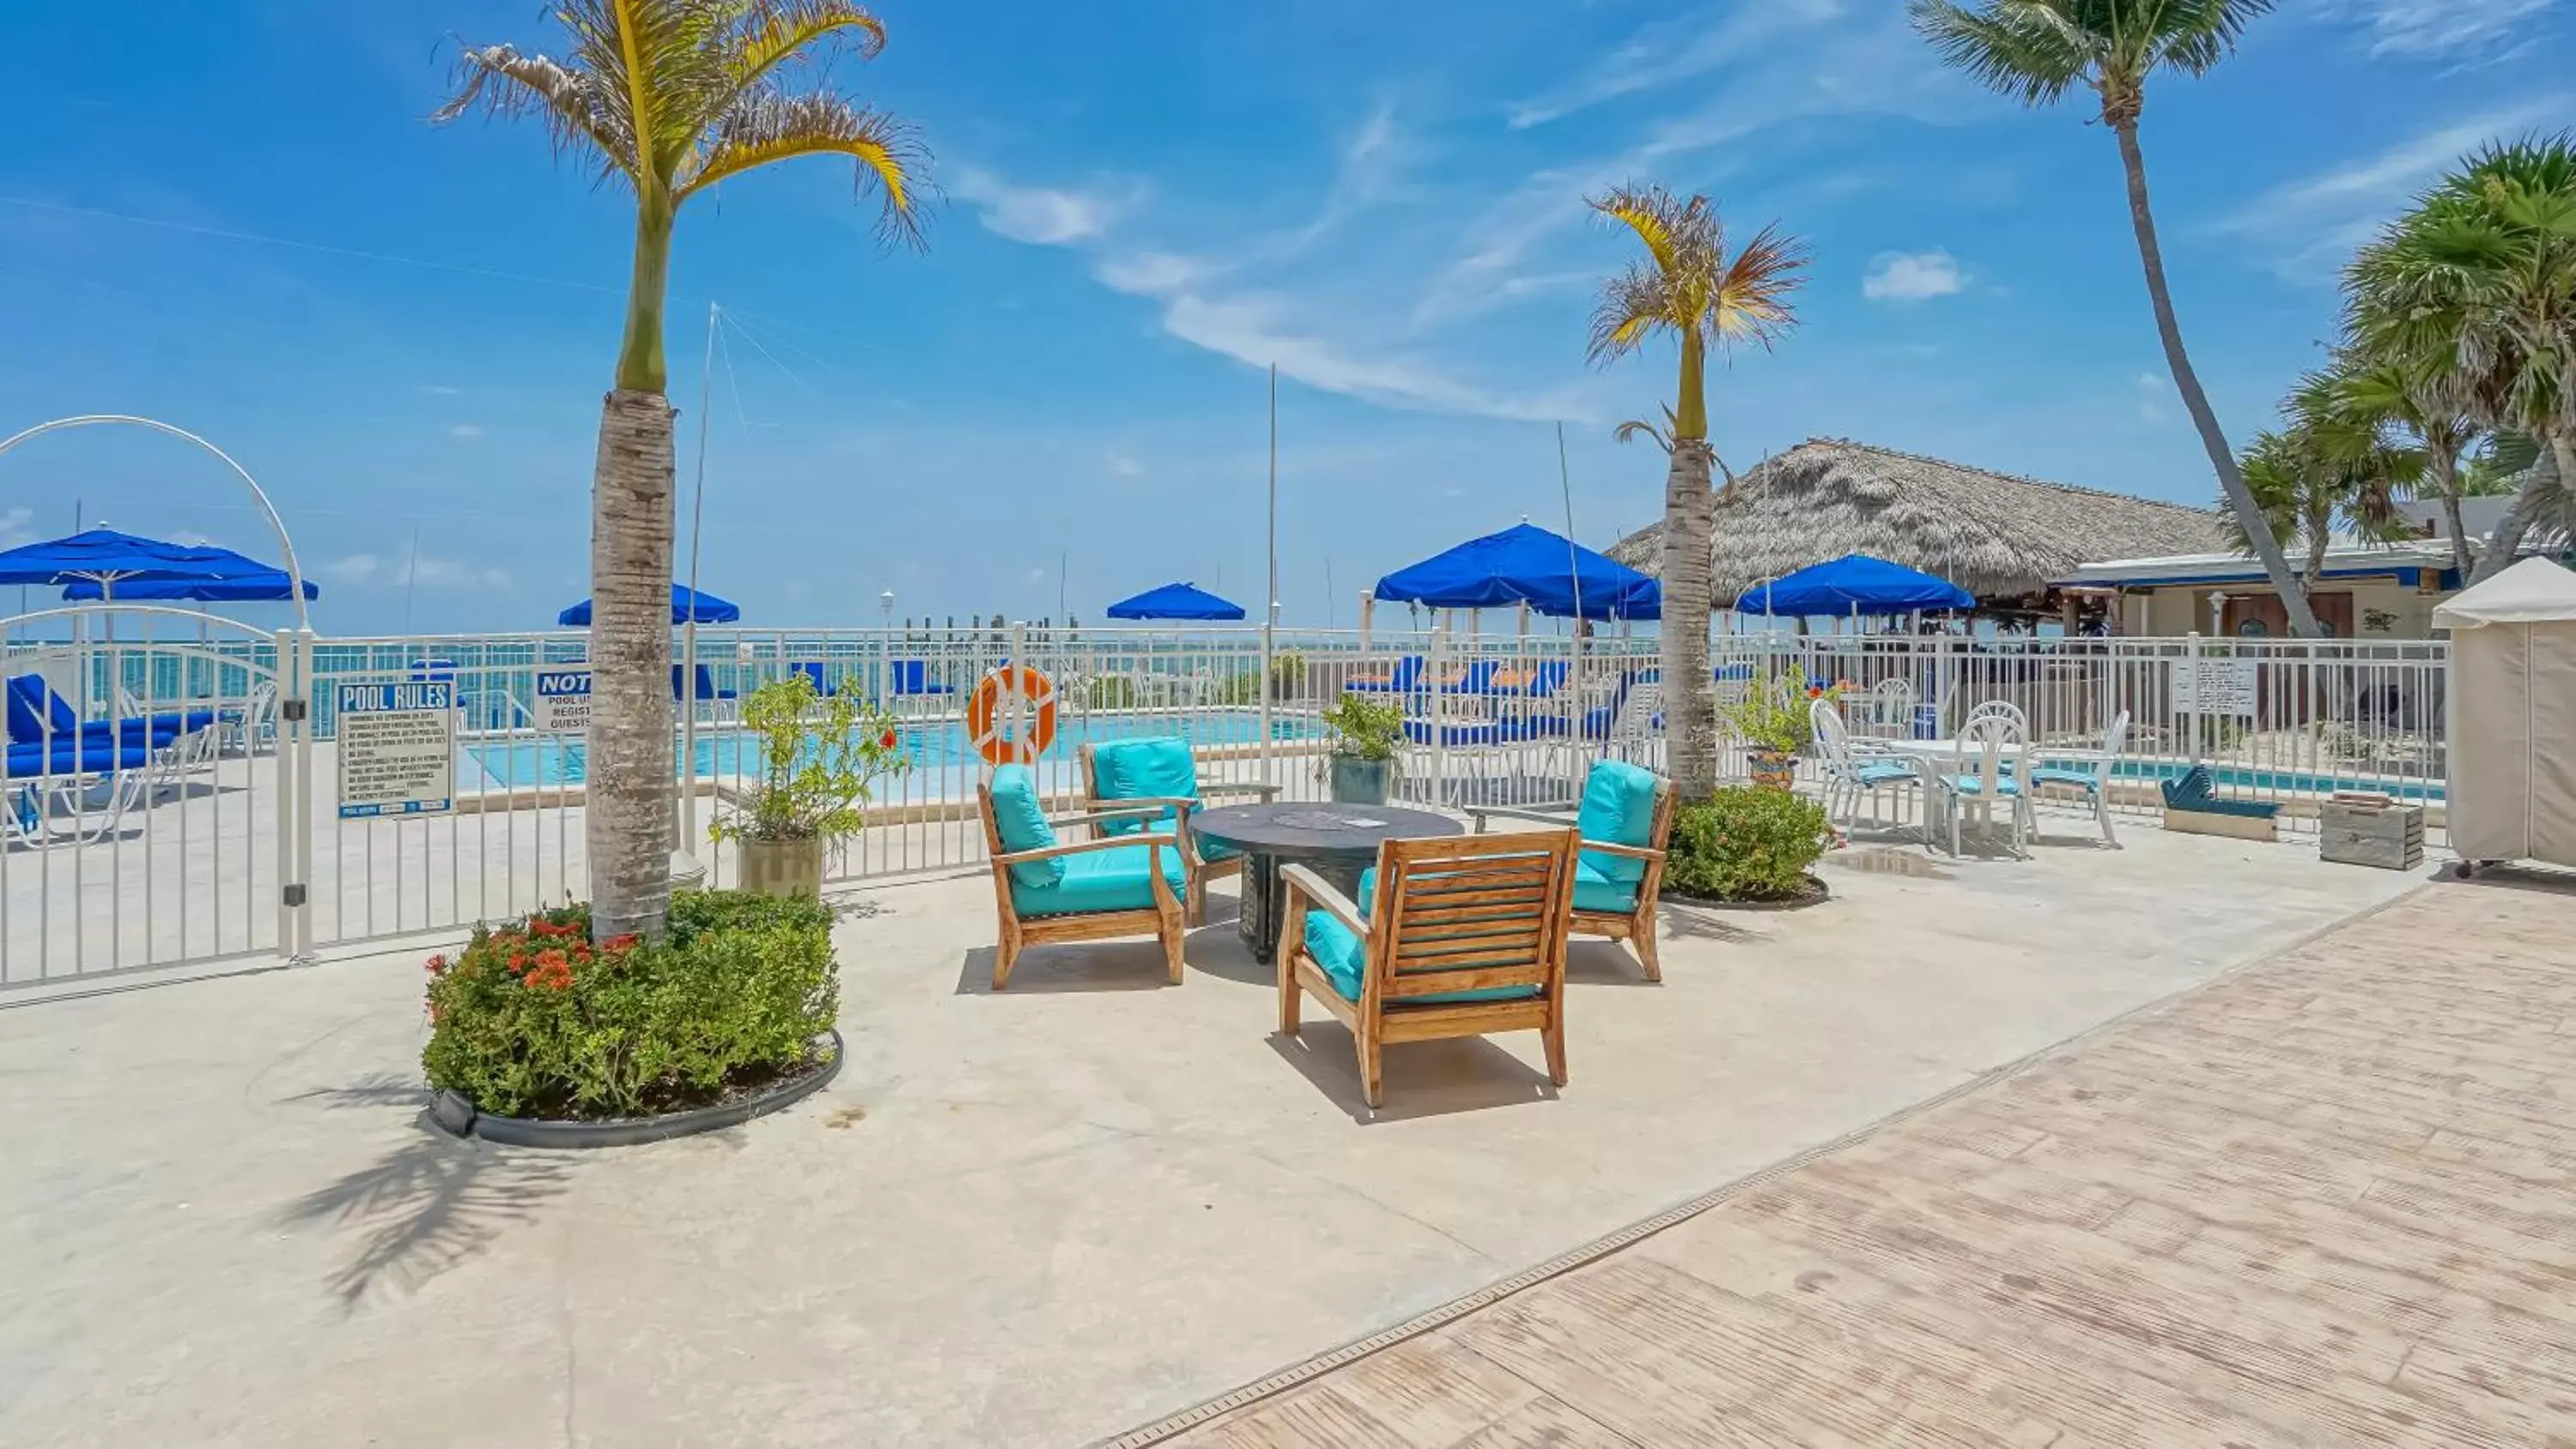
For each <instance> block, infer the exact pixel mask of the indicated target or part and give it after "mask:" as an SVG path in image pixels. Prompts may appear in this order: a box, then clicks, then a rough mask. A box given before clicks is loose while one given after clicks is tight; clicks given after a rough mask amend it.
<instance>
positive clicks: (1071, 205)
mask: <svg viewBox="0 0 2576 1449" xmlns="http://www.w3.org/2000/svg"><path fill="white" fill-rule="evenodd" d="M949 189H950V190H951V191H953V192H955V193H956V194H957V195H958V196H960V197H963V198H964V199H966V200H967V201H971V202H973V203H974V204H975V207H976V210H977V211H978V212H980V213H981V214H982V217H983V221H984V226H985V228H986V229H987V230H990V231H993V232H996V233H998V234H1000V235H1002V236H1006V237H1009V238H1010V239H1011V240H1013V241H1021V242H1028V243H1030V244H1031V245H1033V246H1042V247H1060V246H1070V245H1072V244H1073V243H1075V242H1084V241H1090V240H1092V239H1093V238H1095V237H1099V236H1102V235H1104V234H1106V233H1107V232H1108V230H1109V228H1110V226H1111V224H1112V223H1114V222H1116V221H1117V219H1118V217H1119V214H1120V213H1121V212H1123V211H1125V210H1127V209H1128V207H1129V205H1130V204H1131V203H1132V202H1133V200H1134V198H1133V196H1132V195H1131V196H1128V197H1124V198H1121V197H1114V196H1108V195H1104V194H1101V193H1098V192H1083V191H1064V190H1059V189H1057V188H1055V187H1052V186H1018V185H1014V184H1012V183H1011V182H1008V181H1005V180H1003V179H1002V178H1001V177H999V176H996V175H994V174H993V173H992V172H990V171H986V170H982V169H980V168H978V167H973V166H969V167H966V168H965V169H964V170H962V171H960V172H959V173H958V174H957V179H956V181H954V182H953V183H951V185H950V187H949Z"/></svg>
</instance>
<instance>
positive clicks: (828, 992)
mask: <svg viewBox="0 0 2576 1449" xmlns="http://www.w3.org/2000/svg"><path fill="white" fill-rule="evenodd" d="M427 970H428V973H429V1020H430V1038H429V1046H428V1048H427V1049H426V1050H425V1051H423V1052H422V1053H421V1066H422V1067H423V1068H424V1069H425V1070H426V1071H427V1072H428V1074H429V1084H430V1085H431V1086H432V1087H437V1088H444V1089H448V1090H452V1091H456V1092H459V1093H462V1094H463V1095H464V1096H466V1097H467V1098H469V1099H470V1100H472V1101H473V1103H474V1105H475V1107H476V1108H477V1109H479V1110H481V1111H485V1112H493V1113H498V1114H500V1115H503V1116H510V1117H551V1118H613V1117H637V1116H645V1115H649V1114H652V1113H657V1112H671V1111H678V1110H680V1109H682V1108H686V1107H694V1106H704V1105H707V1104H708V1103H711V1102H715V1101H719V1100H721V1099H722V1098H723V1097H724V1095H725V1093H726V1092H727V1090H728V1089H731V1088H738V1087H746V1086H753V1085H757V1084H759V1083H760V1082H762V1081H765V1080H768V1079H769V1078H772V1077H775V1076H777V1075H779V1074H781V1073H783V1072H787V1071H790V1070H793V1069H794V1068H796V1067H797V1066H799V1065H801V1064H803V1063H804V1062H805V1061H806V1059H807V1053H808V1051H809V1044H810V1043H811V1042H812V1041H813V1039H814V1038H815V1037H818V1036H820V1035H822V1034H823V1033H824V1032H826V1031H828V1030H830V1029H831V1026H832V1023H833V1021H834V1019H835V1018H836V1017H837V1016H838V1015H839V1012H840V986H839V982H838V979H837V978H836V976H835V975H834V972H833V963H832V917H831V913H830V912H829V911H827V910H825V909H824V908H823V907H822V906H820V905H817V904H816V903H815V902H813V901H812V900H810V899H798V900H771V899H769V898H767V897H763V896H749V895H743V894H740V893H737V892H732V891H683V892H681V893H679V894H677V895H675V896H673V897H672V899H671V916H670V931H669V933H668V935H667V936H665V938H664V939H663V940H662V941H661V942H660V943H658V944H653V945H646V944H644V943H642V942H640V941H638V940H637V939H636V938H634V937H632V936H617V937H612V938H610V939H608V940H605V941H599V942H593V941H592V940H591V937H590V911H589V908H588V907H586V906H570V907H566V908H564V909H562V910H557V911H547V912H542V913H540V914H537V915H534V916H530V917H528V918H527V919H526V920H524V921H518V922H513V923H511V924H508V925H504V926H501V927H499V928H497V929H494V928H488V927H477V928H475V932H474V937H473V939H472V940H471V941H470V942H468V943H467V945H466V947H465V949H464V950H463V951H462V952H460V953H458V954H457V955H456V956H455V957H453V958H452V959H451V958H450V957H448V956H446V955H444V954H442V955H437V956H432V957H430V958H429V962H428V966H427Z"/></svg>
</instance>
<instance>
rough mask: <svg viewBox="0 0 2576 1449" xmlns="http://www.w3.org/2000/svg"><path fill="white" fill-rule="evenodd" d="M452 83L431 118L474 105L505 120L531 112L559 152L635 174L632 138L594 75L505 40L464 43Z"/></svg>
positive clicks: (605, 169)
mask: <svg viewBox="0 0 2576 1449" xmlns="http://www.w3.org/2000/svg"><path fill="white" fill-rule="evenodd" d="M456 83H457V89H456V94H455V95H454V96H453V97H452V98H450V99H449V101H448V102H447V104H445V105H443V106H440V107H439V108H438V109H437V110H435V111H433V112H431V113H430V120H431V121H433V122H436V123H438V124H441V125H444V124H445V123H447V122H449V121H453V120H455V119H456V118H457V117H459V116H462V115H464V114H465V113H466V112H467V111H472V110H480V111H482V112H483V113H484V114H486V115H489V116H492V117H495V118H498V119H503V120H517V119H519V118H521V117H524V116H535V117H537V118H539V119H540V120H542V121H543V122H544V123H545V127H546V134H547V136H548V138H549V139H551V140H552V141H553V142H554V147H555V153H556V154H557V155H559V156H560V155H567V154H580V155H586V156H588V157H589V158H590V159H591V160H592V161H593V162H594V163H595V164H596V165H597V166H598V167H599V168H600V171H601V173H602V174H603V175H607V174H611V173H616V174H623V175H625V176H626V177H627V178H628V179H629V180H632V179H633V178H634V175H635V165H636V161H635V142H634V137H633V136H632V135H631V134H630V133H629V132H627V130H626V129H625V122H624V116H623V114H622V113H621V112H619V111H618V110H617V109H616V108H614V107H613V106H611V105H609V104H608V103H607V101H606V98H605V97H603V96H602V95H601V94H600V87H599V82H598V77H597V76H596V75H593V74H590V73H586V72H583V71H579V70H575V69H573V68H571V67H568V66H565V65H563V64H561V63H560V62H557V61H554V60H551V59H549V58H547V57H545V56H542V55H523V54H521V53H520V52H519V51H518V50H517V49H516V48H514V47H511V46H507V45H486V46H467V47H465V48H464V49H462V50H461V51H459V52H458V54H457V60H456Z"/></svg>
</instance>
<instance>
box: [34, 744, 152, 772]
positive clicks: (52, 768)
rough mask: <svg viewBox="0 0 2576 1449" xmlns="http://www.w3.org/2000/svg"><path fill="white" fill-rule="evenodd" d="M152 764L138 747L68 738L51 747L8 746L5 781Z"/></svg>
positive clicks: (141, 766) (149, 757)
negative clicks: (6, 777)
mask: <svg viewBox="0 0 2576 1449" xmlns="http://www.w3.org/2000/svg"><path fill="white" fill-rule="evenodd" d="M151 763H152V752H151V751H150V750H148V749H145V748H143V747H142V746H140V745H117V744H111V743H109V742H108V741H105V740H87V739H84V740H79V741H77V742H75V741H74V740H72V739H71V738H70V737H68V736H66V737H64V738H61V739H58V740H56V741H55V742H54V743H53V744H52V745H50V746H46V745H11V746H10V747H9V765H8V770H9V778H10V779H12V780H27V779H34V778H36V777H38V776H41V775H109V774H115V773H117V772H119V771H122V770H140V769H144V768H146V767H148V766H149V765H150V764H151Z"/></svg>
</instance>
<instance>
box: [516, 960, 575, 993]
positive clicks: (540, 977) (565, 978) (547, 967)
mask: <svg viewBox="0 0 2576 1449" xmlns="http://www.w3.org/2000/svg"><path fill="white" fill-rule="evenodd" d="M524 984H526V985H528V986H531V987H543V988H544V989H546V990H548V991H562V990H564V989H566V988H567V987H569V986H571V985H572V963H571V962H570V961H569V960H566V959H565V957H564V953H563V952H561V951H540V952H538V953H537V964H536V968H535V969H534V970H532V971H530V972H529V973H528V974H527V977H526V978H525V983H524Z"/></svg>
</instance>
